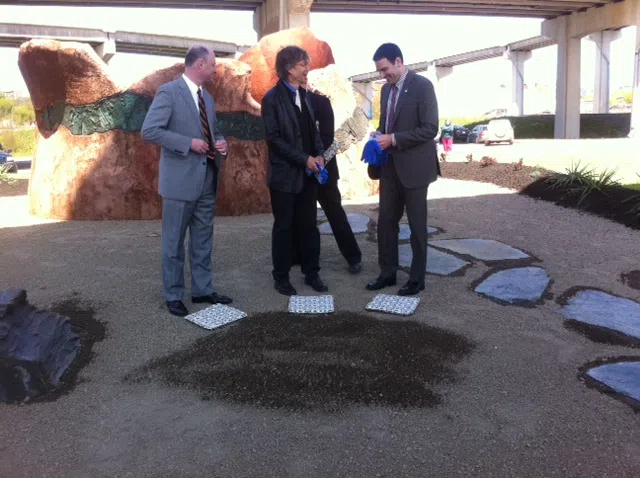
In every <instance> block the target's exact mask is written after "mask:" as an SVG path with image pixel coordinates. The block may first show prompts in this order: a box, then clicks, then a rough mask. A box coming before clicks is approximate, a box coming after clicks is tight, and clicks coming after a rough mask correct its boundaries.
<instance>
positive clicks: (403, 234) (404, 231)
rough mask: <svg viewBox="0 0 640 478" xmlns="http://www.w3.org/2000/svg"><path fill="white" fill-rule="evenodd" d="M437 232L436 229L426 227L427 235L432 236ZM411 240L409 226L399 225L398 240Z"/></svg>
mask: <svg viewBox="0 0 640 478" xmlns="http://www.w3.org/2000/svg"><path fill="white" fill-rule="evenodd" d="M436 232H438V228H437V227H433V226H427V234H434V233H436ZM410 238H411V229H409V224H400V232H399V233H398V239H399V240H400V241H408V240H409V239H410Z"/></svg>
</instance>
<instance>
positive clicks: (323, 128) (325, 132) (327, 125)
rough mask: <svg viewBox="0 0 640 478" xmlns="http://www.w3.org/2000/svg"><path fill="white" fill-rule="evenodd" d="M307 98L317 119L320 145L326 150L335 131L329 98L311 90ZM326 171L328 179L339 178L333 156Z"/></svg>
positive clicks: (335, 179) (331, 141)
mask: <svg viewBox="0 0 640 478" xmlns="http://www.w3.org/2000/svg"><path fill="white" fill-rule="evenodd" d="M307 98H309V102H310V103H311V106H312V107H313V111H314V113H315V115H316V121H318V128H319V130H320V139H321V140H322V147H323V148H324V150H325V151H326V150H327V149H329V146H331V144H332V143H333V140H334V133H335V116H334V114H333V107H332V106H331V100H329V98H327V97H326V96H324V95H320V94H317V93H311V92H307ZM327 171H328V172H329V181H337V180H338V179H340V173H339V171H338V163H337V161H336V157H335V156H334V157H333V159H332V160H331V161H330V162H329V163H328V164H327Z"/></svg>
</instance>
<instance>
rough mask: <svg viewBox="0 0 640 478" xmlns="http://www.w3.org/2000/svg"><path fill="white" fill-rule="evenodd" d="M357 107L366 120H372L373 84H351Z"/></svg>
mask: <svg viewBox="0 0 640 478" xmlns="http://www.w3.org/2000/svg"><path fill="white" fill-rule="evenodd" d="M353 89H354V90H355V92H356V98H357V101H358V106H359V107H360V108H362V111H364V114H365V115H366V116H367V118H369V119H371V118H373V83H372V82H367V83H353Z"/></svg>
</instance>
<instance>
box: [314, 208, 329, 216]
mask: <svg viewBox="0 0 640 478" xmlns="http://www.w3.org/2000/svg"><path fill="white" fill-rule="evenodd" d="M316 216H318V217H327V215H326V214H325V212H324V210H323V209H318V210H317V214H316Z"/></svg>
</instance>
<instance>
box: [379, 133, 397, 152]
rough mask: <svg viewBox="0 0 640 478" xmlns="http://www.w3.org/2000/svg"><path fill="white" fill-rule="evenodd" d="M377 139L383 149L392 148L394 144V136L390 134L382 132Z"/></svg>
mask: <svg viewBox="0 0 640 478" xmlns="http://www.w3.org/2000/svg"><path fill="white" fill-rule="evenodd" d="M376 141H377V142H378V144H379V145H380V147H381V148H382V149H387V148H390V147H391V146H392V145H393V138H392V137H391V135H390V134H381V135H380V136H378V137H377V138H376Z"/></svg>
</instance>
